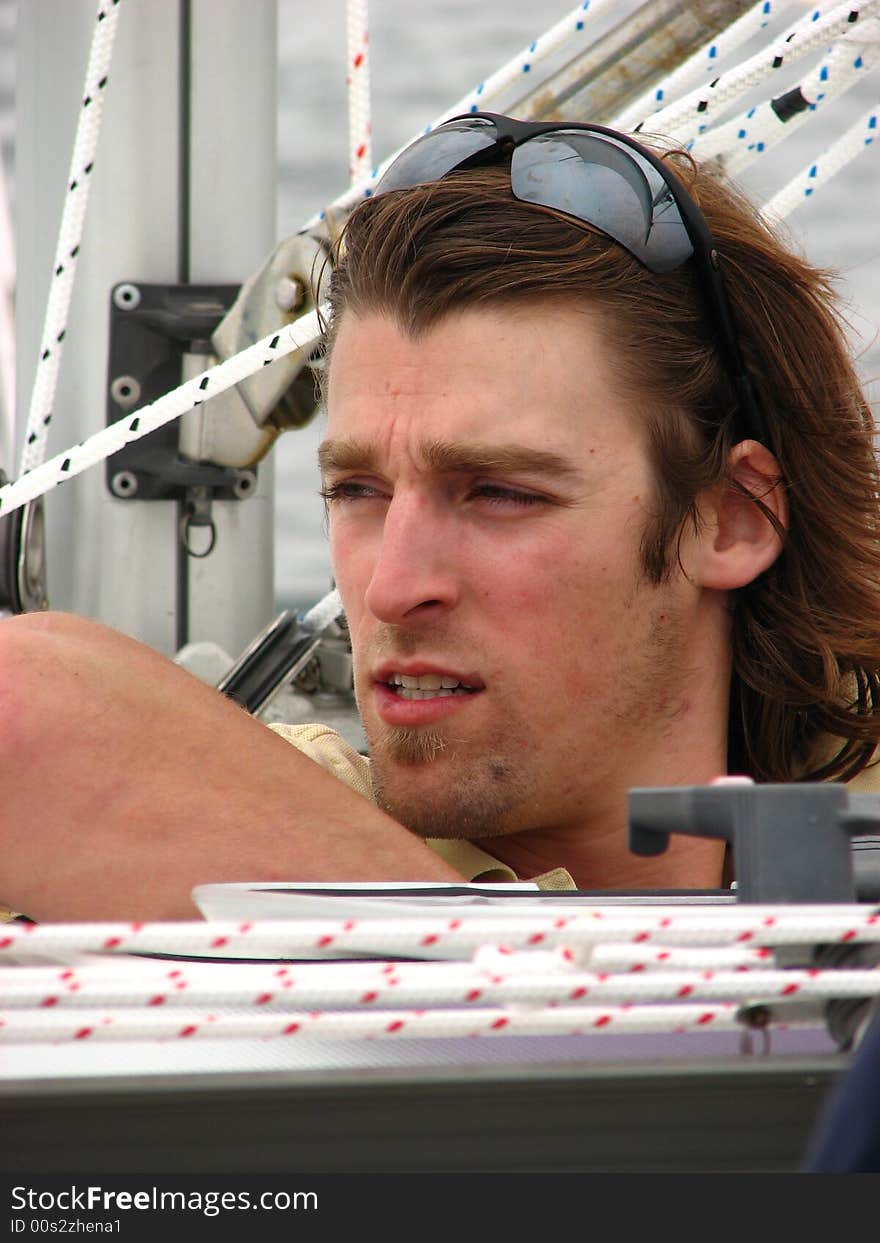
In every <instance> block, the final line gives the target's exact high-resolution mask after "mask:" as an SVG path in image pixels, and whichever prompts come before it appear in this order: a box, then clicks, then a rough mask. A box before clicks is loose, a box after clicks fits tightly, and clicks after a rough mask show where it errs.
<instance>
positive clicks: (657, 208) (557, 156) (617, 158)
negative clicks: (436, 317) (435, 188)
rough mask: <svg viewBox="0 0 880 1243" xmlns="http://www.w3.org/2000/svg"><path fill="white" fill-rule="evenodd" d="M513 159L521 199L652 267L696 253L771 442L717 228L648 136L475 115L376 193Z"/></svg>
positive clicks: (428, 139) (459, 121)
mask: <svg viewBox="0 0 880 1243" xmlns="http://www.w3.org/2000/svg"><path fill="white" fill-rule="evenodd" d="M508 158H509V160H510V188H511V192H512V193H513V195H514V197H515V198H517V199H520V200H521V201H522V202H525V203H536V204H539V205H540V206H542V207H549V208H552V209H553V210H554V211H558V212H562V213H563V214H564V215H566V216H570V217H572V218H573V219H574V220H579V221H582V222H583V223H585V224H589V225H592V226H593V228H595V229H598V230H599V231H600V232H601V233H604V234H606V235H607V236H608V237H610V238H612V239H613V240H614V241H616V242H618V243H619V244H620V245H621V246H623V247H624V249H625V250H627V251H629V253H630V254H631V255H632V256H633V257H634V258H635V259H637V260H638V261H639V263H642V264H643V265H644V266H645V267H646V268H648V269H649V270H650V271H651V272H657V273H660V274H662V273H663V272H671V271H673V270H674V269H675V268H678V267H680V266H681V265H682V264H683V263H685V262H686V261H687V260H688V259H690V258H693V260H694V263H695V265H696V269H697V273H698V275H699V279H700V284H701V287H702V292H703V297H704V300H705V304H706V309H707V311H708V313H709V314H710V316H711V319H712V322H713V325H714V327H715V329H716V333H717V345H718V349H719V353H720V355H721V358H722V361H723V363H724V367H725V370H726V372H727V374H728V376H729V378H730V380H731V383H732V384H733V386H734V389H735V392H736V395H737V399H738V409H737V418H738V427H737V430H738V432H739V433H741V435H743V436H749V437H754V438H755V439H757V440H761V441H764V442H766V440H767V435H766V427H765V424H764V419H763V415H762V413H761V410H760V408H759V406H758V402H757V400H756V398H755V394H754V390H753V388H752V384H751V379H750V377H749V375H748V373H747V371H746V369H745V366H744V364H743V360H742V355H741V353H740V349H739V344H738V342H737V334H736V328H735V326H734V320H733V312H732V310H731V306H730V302H729V300H728V297H727V292H726V290H725V288H724V278H723V276H722V273H721V267H720V261H719V257H718V252H717V250H716V248H715V243H714V240H713V238H712V234H711V232H710V230H709V226H708V224H707V223H706V219H705V217H704V216H703V214H702V212H701V211H700V209H699V208H698V207H697V205H696V203H695V202H694V200H693V199H692V198H691V196H690V194H688V192H687V190H686V189H685V186H684V184H683V183H682V181H681V180H680V179H679V178H678V177H677V176H676V175H675V173H674V172H673V171H672V170H671V169H669V168H668V167H667V166H666V165H665V163H664V162H663V160H661V158H660V157H659V156H658V155H655V154H654V152H653V151H650V150H649V149H648V148H647V147H644V146H643V145H642V144H641V143H640V142H637V141H636V140H635V139H633V138H630V137H629V136H628V135H626V134H621V133H618V131H617V130H613V129H609V128H608V127H607V126H604V125H588V124H584V123H580V122H561V121H548V122H544V121H518V120H515V119H513V118H512V117H505V116H499V115H497V114H495V113H491V112H474V113H467V114H465V115H463V116H459V117H453V118H452V119H451V120H449V121H446V122H444V124H442V125H439V126H438V127H437V128H436V129H433V130H431V131H430V133H428V134H424V135H422V137H421V138H417V139H416V141H415V142H413V143H412V144H411V145H410V146H409V147H407V148H406V149H405V150H404V151H402V152H401V154H400V155H399V156H398V157H397V159H396V160H394V161H393V162H392V163H391V164H390V165H389V167H388V168H387V170H386V171H385V173H384V174H383V176H382V178H381V179H380V181H379V183H378V185H377V186H376V189H375V191H374V194H384V193H386V192H387V191H389V190H402V189H407V188H409V187H411V186H416V185H421V184H424V183H425V182H431V181H439V180H440V179H441V178H443V177H445V176H447V174H449V173H452V172H457V171H461V170H464V169H468V168H474V167H477V166H480V165H485V164H491V163H496V162H499V161H502V160H506V159H508Z"/></svg>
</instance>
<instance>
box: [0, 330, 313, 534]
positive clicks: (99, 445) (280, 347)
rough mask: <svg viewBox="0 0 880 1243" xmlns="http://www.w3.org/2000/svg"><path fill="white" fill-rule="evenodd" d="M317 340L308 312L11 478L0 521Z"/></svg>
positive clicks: (0, 495)
mask: <svg viewBox="0 0 880 1243" xmlns="http://www.w3.org/2000/svg"><path fill="white" fill-rule="evenodd" d="M324 310H326V308H324ZM317 336H318V313H317V312H315V311H312V312H311V313H310V314H308V315H304V316H303V317H302V318H301V319H298V320H296V321H295V322H294V323H293V324H290V325H287V326H285V327H284V328H281V329H280V330H279V331H278V332H276V333H270V334H269V335H268V336H265V337H263V338H262V340H260V341H257V342H256V344H254V345H251V346H248V348H247V349H245V350H242V351H241V353H239V354H234V355H233V356H232V358H228V359H226V360H225V361H224V362H222V363H218V364H217V366H215V367H211V368H209V369H208V370H207V371H203V372H200V373H199V374H198V375H196V376H194V377H193V378H192V379H191V380H187V381H186V382H185V383H183V384H181V385H180V386H179V387H178V388H176V389H173V390H172V391H171V392H170V393H166V394H165V396H164V397H160V398H159V399H158V400H157V401H154V402H153V403H152V404H151V405H149V406H143V407H142V408H141V409H140V410H137V411H136V412H135V413H134V414H131V415H127V416H126V417H125V418H124V419H119V420H118V421H117V422H115V423H112V424H111V425H110V426H109V427H106V428H103V429H102V430H101V431H99V432H96V433H95V434H94V436H90V437H89V439H88V440H85V441H83V443H82V444H79V445H74V446H73V447H72V448H70V449H68V450H66V451H65V452H64V453H59V454H57V455H56V456H55V457H53V458H51V459H50V460H49V461H48V462H44V463H43V465H42V466H37V467H35V468H34V469H33V470H31V471H29V472H28V473H27V474H26V475H22V476H21V477H20V478H19V479H16V480H15V482H14V483H10V484H7V485H6V486H5V487H3V488H0V516H5V515H6V514H9V513H11V512H12V511H13V510H15V509H18V508H19V507H20V506H21V505H26V504H27V502H28V501H32V500H33V499H34V498H35V497H37V496H42V495H43V494H44V493H45V492H49V491H51V489H52V488H55V487H57V486H58V484H60V483H63V482H64V481H65V480H67V479H72V478H73V476H74V475H78V474H80V473H81V472H82V471H84V470H86V469H87V468H88V467H89V466H94V465H96V464H97V463H98V462H102V461H104V459H105V458H108V457H110V456H111V455H112V454H114V453H117V452H118V451H119V450H120V449H122V448H123V447H124V446H125V445H127V444H131V443H132V442H133V441H135V440H140V438H141V437H142V436H146V435H147V434H148V433H149V432H152V431H155V430H156V428H157V427H162V426H164V425H165V424H166V423H170V422H171V420H172V419H176V418H178V417H179V416H180V415H181V414H185V413H186V411H187V410H192V409H193V408H194V407H195V406H198V405H201V404H202V402H204V401H207V400H208V399H209V398H211V397H215V396H216V395H217V394H218V393H223V392H225V391H226V389H228V388H232V386H233V385H234V384H238V383H240V382H241V381H242V380H244V379H246V378H247V376H249V375H253V373H254V372H256V371H259V370H260V368H261V367H264V366H266V365H267V364H268V363H271V362H274V361H275V359H277V358H283V357H284V356H285V355H286V354H291V353H293V351H294V350H297V349H308V348H309V347H310V346H311V345H312V343H313V342H314V340H315V339H316V337H317Z"/></svg>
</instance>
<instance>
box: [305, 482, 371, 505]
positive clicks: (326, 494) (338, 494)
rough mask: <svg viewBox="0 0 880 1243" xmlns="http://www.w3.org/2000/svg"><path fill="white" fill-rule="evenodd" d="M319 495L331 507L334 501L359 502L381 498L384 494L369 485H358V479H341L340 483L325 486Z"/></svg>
mask: <svg viewBox="0 0 880 1243" xmlns="http://www.w3.org/2000/svg"><path fill="white" fill-rule="evenodd" d="M319 495H320V496H322V497H323V498H324V500H325V501H326V503H327V504H328V505H331V504H332V503H333V502H334V501H357V500H361V499H362V498H365V497H367V498H369V497H374V496H381V495H382V493H381V492H380V491H379V489H378V488H374V487H371V486H370V484H368V483H358V481H357V480H356V479H341V480H340V481H339V482H338V483H328V484H325V485H324V487H323V488H321V491H320V493H319Z"/></svg>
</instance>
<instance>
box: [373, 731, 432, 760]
mask: <svg viewBox="0 0 880 1243" xmlns="http://www.w3.org/2000/svg"><path fill="white" fill-rule="evenodd" d="M447 745H448V744H447V742H446V739H445V738H444V737H443V736H442V734H438V733H436V732H434V731H432V730H427V729H404V728H403V727H400V726H388V727H386V728H385V729H383V730H382V732H381V734H379V736H378V737H377V738H375V739H374V740H371V743H370V755H371V757H372V760H373V764H374V766H375V767H377V768H382V767H384V766H385V765H386V764H387V765H394V764H401V765H403V766H404V767H412V766H415V765H418V764H431V763H433V762H434V760H436V759H437V757H438V756H440V755H442V754H443V752H444V751H446V749H447Z"/></svg>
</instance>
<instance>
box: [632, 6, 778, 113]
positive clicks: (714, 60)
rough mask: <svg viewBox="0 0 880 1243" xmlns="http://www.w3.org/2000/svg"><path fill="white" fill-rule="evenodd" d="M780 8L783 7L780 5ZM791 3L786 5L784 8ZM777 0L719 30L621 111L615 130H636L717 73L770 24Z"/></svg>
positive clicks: (752, 9)
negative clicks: (639, 125) (728, 57)
mask: <svg viewBox="0 0 880 1243" xmlns="http://www.w3.org/2000/svg"><path fill="white" fill-rule="evenodd" d="M776 7H777V9H778V8H779V7H780V6H779V5H777V6H776ZM790 7H791V5H790V4H788V5H786V4H783V5H782V6H781V8H782V9H783V10H784V9H786V8H790ZM773 8H774V0H758V2H757V4H755V5H753V7H752V8H750V9H749V10H748V11H747V12H746V13H743V15H742V16H741V17H739V18H737V20H736V21H735V22H732V23H731V25H729V26H728V27H726V29H724V30H722V31H720V32H719V34H718V35H716V36H715V38H714V39H709V40H708V42H706V43H704V44H703V46H702V47H701V48H698V49H697V51H696V52H694V53H693V55H692V56H689V57H688V59H687V60H686V61H685V62H684V64H682V65H679V67H678V68H677V69H675V70H673V72H672V73H671V74H670V75H669V76H668V77H667V78H664V79H663V81H662V82H660V83H658V84H657V85H656V86H652V87H651V89H650V90H648V91H645V93H644V94H643V95H640V96H639V98H638V99H636V100H634V102H633V103H631V104H629V105H628V106H627V107H626V108H625V109H624V110H623V111H622V112H619V113H618V114H617V115H616V116H615V118H614V120H613V121H612V122H611V124H612V125H613V127H614V128H615V129H621V130H627V129H632V128H633V127H634V126H635V125H637V124H638V123H639V122H640V121H644V120H645V118H646V117H648V116H650V114H651V113H654V112H658V111H659V110H660V109H661V108H664V107H666V106H668V104H669V103H670V102H671V101H673V100H675V99H678V98H680V97H681V96H682V95H684V94H685V93H686V92H687V91H689V90H691V88H692V87H694V86H696V85H697V84H698V83H700V82H702V81H704V80H705V77H706V74H707V73H717V72H718V67H719V66H720V65H722V64H723V63H724V60H725V58H726V57H727V56H729V55H730V54H731V53H732V52H735V51H736V50H737V49H738V48H740V47H741V46H742V45H743V44H744V43H746V42H747V41H748V40H749V39H751V38H752V36H753V35H755V34H756V33H757V31H759V30H763V29H764V28H765V27H766V26H768V25H769V24H770V21H771V20H772V17H773Z"/></svg>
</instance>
